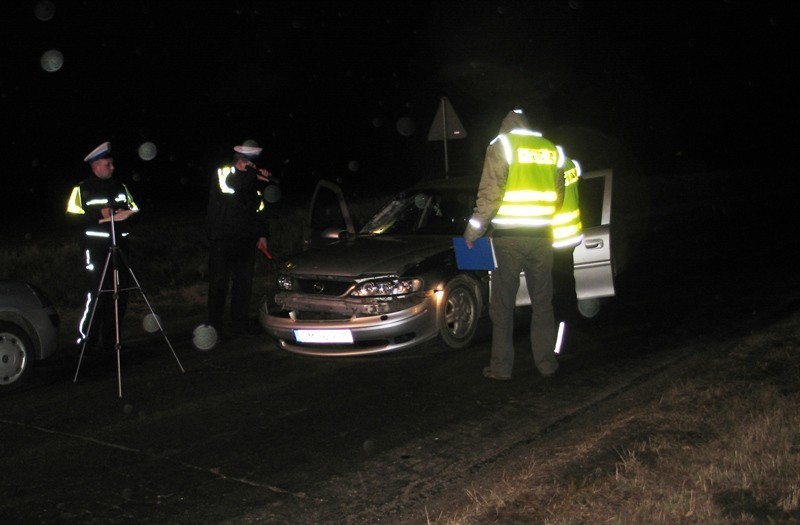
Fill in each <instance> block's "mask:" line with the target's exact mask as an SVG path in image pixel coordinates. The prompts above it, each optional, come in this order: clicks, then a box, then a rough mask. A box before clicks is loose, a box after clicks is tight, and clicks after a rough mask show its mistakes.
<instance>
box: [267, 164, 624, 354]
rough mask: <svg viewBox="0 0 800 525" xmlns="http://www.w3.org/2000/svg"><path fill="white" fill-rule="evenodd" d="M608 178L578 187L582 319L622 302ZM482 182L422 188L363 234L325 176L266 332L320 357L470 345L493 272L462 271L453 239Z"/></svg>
mask: <svg viewBox="0 0 800 525" xmlns="http://www.w3.org/2000/svg"><path fill="white" fill-rule="evenodd" d="M611 178H612V172H611V170H602V171H597V172H590V173H585V174H584V175H583V177H582V180H581V185H582V189H581V192H582V193H581V212H582V215H583V217H584V241H583V242H582V244H581V245H580V246H578V247H576V248H575V252H574V256H573V258H574V265H575V273H574V275H575V280H576V291H577V297H578V309H579V311H580V313H581V314H582V315H583V316H584V317H593V316H594V315H596V314H597V312H598V310H599V306H600V299H601V298H607V297H611V296H613V295H614V268H613V262H612V256H611V242H610V241H611V239H610V219H611ZM478 182H479V178H478V177H477V176H461V177H450V178H440V179H434V180H428V181H424V182H421V183H418V184H416V185H415V186H413V187H412V188H410V189H408V190H406V191H403V192H401V193H399V194H397V195H396V196H394V197H393V198H391V200H389V202H388V203H387V204H386V205H385V206H383V207H382V208H381V209H380V211H378V212H377V213H376V214H375V215H374V216H373V217H372V218H371V219H370V220H368V221H367V222H366V224H365V225H364V226H363V227H362V228H360V229H359V230H358V231H356V230H355V227H354V224H353V220H352V218H351V216H350V213H349V210H348V206H347V203H346V202H345V199H344V196H343V195H342V192H341V189H340V188H339V187H338V186H337V185H335V184H333V183H330V182H326V181H322V182H321V183H320V185H318V187H317V188H316V190H315V193H314V197H313V199H312V203H311V206H310V209H309V213H308V219H307V221H306V224H305V230H304V232H305V233H304V246H305V249H304V250H302V251H301V252H299V253H297V254H295V255H294V256H292V257H289V259H288V260H287V262H286V263H285V264H283V265H282V267H280V268H279V269H278V275H277V283H276V286H277V292H276V294H275V297H274V301H265V302H264V304H262V306H261V308H260V311H259V321H260V322H261V324H262V326H263V327H264V328H265V330H266V332H267V333H268V334H269V335H270V336H271V337H273V338H274V339H275V341H276V342H277V344H278V345H279V347H280V348H282V349H283V350H286V351H288V352H292V353H295V354H303V355H314V356H358V355H370V354H382V353H387V352H396V351H399V350H405V349H409V348H412V347H416V346H418V345H420V344H422V343H424V342H426V341H430V340H433V339H437V338H438V340H439V341H440V342H441V343H443V344H444V345H446V346H447V347H449V348H453V349H458V348H463V347H465V346H467V345H469V344H470V343H471V342H472V340H473V338H474V337H475V334H476V330H477V327H478V321H479V319H480V318H481V317H482V316H484V315H485V314H486V313H487V312H488V308H487V306H488V299H489V293H490V288H491V271H487V270H463V269H460V268H459V267H458V265H457V261H456V256H455V252H454V247H453V239H454V237H458V236H461V235H463V233H464V229H465V227H466V224H467V221H468V220H469V218H470V216H471V215H472V211H473V208H474V206H475V198H476V194H477V188H478ZM323 203H325V204H323ZM520 279H521V283H520V284H521V286H520V289H519V293H518V295H517V305H518V306H525V305H530V299H529V297H528V293H527V288H526V286H525V285H524V279H525V276H524V274H521V275H520Z"/></svg>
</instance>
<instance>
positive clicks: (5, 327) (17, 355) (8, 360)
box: [0, 322, 34, 392]
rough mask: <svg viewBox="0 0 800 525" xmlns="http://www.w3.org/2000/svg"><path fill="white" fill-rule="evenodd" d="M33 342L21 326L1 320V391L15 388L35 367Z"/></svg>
mask: <svg viewBox="0 0 800 525" xmlns="http://www.w3.org/2000/svg"><path fill="white" fill-rule="evenodd" d="M33 362H34V355H33V343H31V339H30V337H28V334H27V333H25V330H23V329H22V328H20V327H19V326H17V325H15V324H12V323H7V322H0V392H7V391H10V390H14V389H15V388H17V387H19V386H20V385H22V384H23V383H24V382H25V379H26V378H27V377H28V376H29V375H30V373H31V370H32V369H33Z"/></svg>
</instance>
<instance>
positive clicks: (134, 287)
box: [119, 251, 186, 373]
mask: <svg viewBox="0 0 800 525" xmlns="http://www.w3.org/2000/svg"><path fill="white" fill-rule="evenodd" d="M119 255H120V257H121V258H122V261H123V264H124V265H125V267H126V268H127V270H128V273H129V274H130V276H131V279H133V283H134V284H135V286H133V287H130V288H127V290H138V291H139V294H140V295H141V296H142V299H144V302H145V304H146V305H147V308H148V309H149V310H150V313H151V314H153V318H154V319H155V320H156V324H157V325H158V329H159V331H160V332H161V335H162V336H163V337H164V341H166V342H167V346H169V349H170V351H171V352H172V356H173V357H174V358H175V361H176V362H177V363H178V368H180V370H181V372H184V373H185V372H186V371H185V370H184V369H183V365H182V364H181V360H180V359H178V354H177V353H175V349H174V348H173V347H172V343H170V341H169V338H168V337H167V332H166V331H165V330H164V327H163V326H161V320H160V319H159V317H158V315H156V312H155V311H154V310H153V306H152V305H151V304H150V301H149V300H148V299H147V294H146V293H145V292H144V290H142V287H141V286H140V285H139V280H138V279H137V278H136V274H134V273H133V269H132V268H131V265H130V264H129V263H128V259H127V257H126V256H125V253H124V252H122V251H120V252H119Z"/></svg>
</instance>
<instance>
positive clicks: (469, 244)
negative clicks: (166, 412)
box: [464, 237, 475, 250]
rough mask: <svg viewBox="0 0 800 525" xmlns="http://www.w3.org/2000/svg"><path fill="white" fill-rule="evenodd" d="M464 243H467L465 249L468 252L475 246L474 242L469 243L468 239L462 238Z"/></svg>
mask: <svg viewBox="0 0 800 525" xmlns="http://www.w3.org/2000/svg"><path fill="white" fill-rule="evenodd" d="M464 242H466V243H467V248H469V249H470V250H471V249H472V247H473V246H475V243H474V242H472V241H470V240H469V239H467V238H466V237H465V238H464Z"/></svg>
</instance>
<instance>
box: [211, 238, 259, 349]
mask: <svg viewBox="0 0 800 525" xmlns="http://www.w3.org/2000/svg"><path fill="white" fill-rule="evenodd" d="M255 250H256V240H255V239H248V238H232V239H212V240H211V241H210V247H209V255H208V322H209V324H210V325H212V326H213V327H214V328H216V330H217V332H220V331H221V330H222V329H223V326H224V319H225V302H226V300H227V296H228V287H229V285H230V291H231V303H230V314H231V322H232V324H233V331H234V333H236V332H241V331H243V330H244V329H245V328H246V326H247V319H248V316H249V311H250V297H251V295H252V285H253V273H254V271H255Z"/></svg>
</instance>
